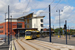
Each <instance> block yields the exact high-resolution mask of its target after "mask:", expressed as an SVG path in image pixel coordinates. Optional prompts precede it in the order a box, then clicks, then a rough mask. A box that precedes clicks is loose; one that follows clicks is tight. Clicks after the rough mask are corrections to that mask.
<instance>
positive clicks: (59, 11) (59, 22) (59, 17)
mask: <svg viewBox="0 0 75 50" xmlns="http://www.w3.org/2000/svg"><path fill="white" fill-rule="evenodd" d="M60 11H61V12H63V10H56V12H59V34H60V38H61V33H60Z"/></svg>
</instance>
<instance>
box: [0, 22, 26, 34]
mask: <svg viewBox="0 0 75 50" xmlns="http://www.w3.org/2000/svg"><path fill="white" fill-rule="evenodd" d="M18 23H22V28H25V24H24V22H18ZM0 26H3V28H0V30H3V33H0V35H4V34H5V22H4V23H1V24H0ZM13 28H17V22H12V35H15V34H16V32H15V31H14V30H13ZM9 33H10V34H11V22H9ZM6 34H7V35H8V22H6Z"/></svg>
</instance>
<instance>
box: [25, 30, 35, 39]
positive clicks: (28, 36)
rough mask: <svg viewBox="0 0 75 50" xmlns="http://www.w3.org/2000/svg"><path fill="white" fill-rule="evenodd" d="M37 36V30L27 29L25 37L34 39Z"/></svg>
mask: <svg viewBox="0 0 75 50" xmlns="http://www.w3.org/2000/svg"><path fill="white" fill-rule="evenodd" d="M34 38H36V31H32V30H26V31H25V39H34Z"/></svg>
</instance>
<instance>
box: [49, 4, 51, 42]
mask: <svg viewBox="0 0 75 50" xmlns="http://www.w3.org/2000/svg"><path fill="white" fill-rule="evenodd" d="M50 8H51V7H50V5H49V37H50V42H51V10H50Z"/></svg>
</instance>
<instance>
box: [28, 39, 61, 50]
mask: <svg viewBox="0 0 75 50" xmlns="http://www.w3.org/2000/svg"><path fill="white" fill-rule="evenodd" d="M29 42H31V43H35V44H38V45H40V46H42V47H45V48H49V49H51V50H60V49H59V48H58V47H54V46H52V45H48V44H46V43H43V42H39V41H36V40H33V41H32V40H29Z"/></svg>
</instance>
